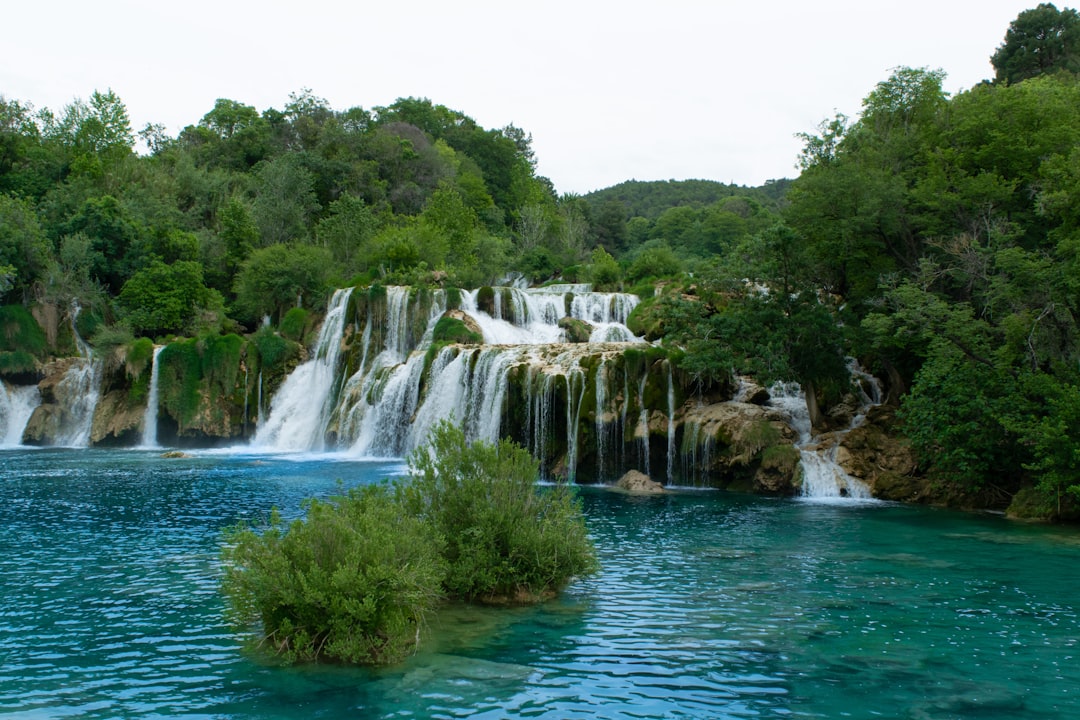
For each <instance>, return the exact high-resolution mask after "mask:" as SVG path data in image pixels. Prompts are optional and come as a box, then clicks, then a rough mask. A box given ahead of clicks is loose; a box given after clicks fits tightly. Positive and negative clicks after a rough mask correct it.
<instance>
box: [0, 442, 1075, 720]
mask: <svg viewBox="0 0 1080 720" xmlns="http://www.w3.org/2000/svg"><path fill="white" fill-rule="evenodd" d="M13 457H17V459H18V462H9V461H8V460H10V459H12V458H13ZM258 460H259V461H258V462H256V461H254V460H253V459H252V458H250V457H246V458H230V457H229V456H227V455H214V456H197V457H194V458H190V459H185V460H183V461H182V462H176V461H166V460H160V459H157V458H155V457H154V456H152V455H151V454H141V453H126V454H125V453H109V452H98V451H79V452H75V451H50V450H43V451H36V452H34V453H24V454H18V455H17V456H16V455H15V454H12V453H9V454H6V455H4V456H3V457H2V458H0V463H2V464H0V467H3V468H4V469H3V471H2V472H0V527H3V528H4V529H5V531H4V532H3V533H0V591H2V593H3V597H4V603H3V604H2V605H0V712H4V713H6V712H16V711H17V712H19V713H20V716H26V717H49V718H52V717H62V716H81V717H125V716H131V717H135V716H138V717H153V716H160V717H166V716H168V717H176V716H180V717H184V716H187V717H230V718H234V717H235V718H264V717H274V718H290V717H304V718H308V717H341V716H350V717H356V716H361V717H372V718H378V717H384V718H390V717H447V718H450V717H470V718H472V717H476V718H504V717H546V718H595V717H605V718H653V717H667V718H743V717H783V716H789V715H790V716H798V717H803V718H831V717H835V716H836V711H837V708H843V709H844V711H846V712H848V713H849V714H850V716H852V717H871V716H874V715H875V714H879V715H880V713H882V712H884V711H886V710H887V711H888V713H890V714H892V715H893V716H899V717H912V718H920V717H928V718H945V717H948V718H954V717H955V718H983V717H994V716H996V717H1003V718H1004V717H1009V718H1028V717H1030V718H1047V717H1071V716H1080V698H1078V697H1077V694H1078V691H1077V688H1078V687H1080V670H1078V664H1077V663H1076V662H1075V656H1076V653H1077V642H1078V638H1080V618H1078V613H1077V606H1076V597H1075V590H1076V588H1075V587H1073V588H1070V587H1068V582H1066V581H1065V580H1067V579H1068V578H1071V577H1073V576H1074V574H1075V568H1076V566H1077V561H1078V560H1080V544H1078V543H1076V542H1074V541H1073V540H1072V536H1071V535H1069V534H1068V533H1064V532H1062V531H1060V530H1057V529H1053V528H1031V527H1027V526H1023V527H1017V526H1012V525H1009V524H1007V523H1005V522H1004V521H1003V520H1001V519H1000V518H987V517H981V516H970V515H958V514H953V513H942V512H937V511H926V510H922V509H912V508H906V507H902V506H874V507H871V508H864V507H857V506H850V505H844V506H829V505H818V504H812V503H801V502H790V501H776V500H763V499H756V498H746V497H741V496H734V495H719V494H710V493H688V494H685V495H683V494H671V495H669V496H664V497H659V498H646V499H640V498H627V497H625V496H617V495H613V494H608V493H603V492H594V491H591V490H586V491H583V493H582V499H583V502H584V504H585V508H586V512H587V516H588V520H589V527H590V532H591V533H592V535H593V536H594V537H595V538H596V541H597V545H598V548H599V551H600V555H601V564H602V571H601V572H600V573H599V574H598V575H596V576H594V577H592V578H588V579H586V580H583V581H580V582H577V583H574V584H573V585H572V586H571V587H570V588H568V590H567V592H565V593H564V594H563V595H562V596H561V597H560V598H559V599H557V600H556V601H553V602H551V603H548V604H545V605H542V606H539V607H531V608H513V609H509V610H494V611H493V610H487V609H477V608H448V609H446V610H445V611H443V612H442V613H440V614H439V615H438V616H436V617H435V618H433V619H432V621H431V627H430V630H429V634H428V636H427V638H426V640H425V642H424V645H423V646H422V648H421V650H420V651H419V652H418V653H417V654H416V655H415V656H413V657H411V658H409V659H408V660H407V661H406V662H405V663H403V664H402V665H401V666H397V667H394V668H388V669H382V670H363V669H355V668H338V667H302V668H279V667H274V666H268V665H262V664H260V663H258V662H255V661H254V660H253V659H251V658H250V657H248V656H246V655H244V654H242V653H241V652H240V647H241V638H240V637H239V636H238V635H237V633H236V632H235V630H234V629H233V628H231V627H230V626H229V625H228V624H227V622H226V619H225V617H224V607H223V604H222V600H221V598H220V596H219V593H218V587H217V586H218V581H219V577H220V567H219V564H218V561H217V557H218V544H219V542H220V531H221V529H222V528H223V527H225V526H227V525H229V524H231V523H233V522H235V520H236V519H238V518H241V517H261V516H264V515H265V514H266V513H267V512H269V509H270V507H271V506H274V505H277V506H280V507H281V508H282V512H283V513H285V515H286V516H295V515H297V514H298V513H299V512H300V503H301V500H302V499H303V498H305V497H307V496H310V495H326V494H328V493H332V492H334V491H335V488H336V480H337V478H339V477H341V478H342V479H343V480H344V481H345V483H346V484H351V483H357V482H370V481H373V480H375V479H378V478H379V477H381V476H382V475H383V474H384V473H383V472H380V471H379V468H380V467H381V468H385V469H386V473H385V474H390V472H391V469H394V470H393V471H399V470H400V464H399V463H394V464H392V465H389V464H388V465H383V466H375V465H372V464H370V463H368V464H363V463H348V462H343V461H340V460H334V461H326V460H322V459H319V458H317V457H309V458H291V459H277V458H265V459H258Z"/></svg>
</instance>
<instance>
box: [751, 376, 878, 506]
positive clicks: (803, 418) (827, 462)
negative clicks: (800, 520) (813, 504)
mask: <svg viewBox="0 0 1080 720" xmlns="http://www.w3.org/2000/svg"><path fill="white" fill-rule="evenodd" d="M849 367H854V366H852V365H849ZM859 372H860V373H861V371H859ZM853 374H854V370H853ZM861 374H862V376H865V377H870V376H869V375H867V374H866V373H861ZM873 387H876V381H875V384H874V385H873ZM769 395H770V396H771V399H770V401H769V404H770V405H772V406H774V407H778V408H780V409H783V410H785V411H786V412H787V414H788V416H789V418H790V425H791V427H792V429H794V430H795V432H797V433H798V434H799V440H798V442H797V443H796V445H795V447H796V448H797V449H798V450H799V460H800V467H801V469H802V497H805V498H841V497H848V498H854V499H869V498H871V497H872V495H871V492H870V487H869V486H868V485H867V484H866V483H864V482H863V481H861V480H859V479H858V478H854V477H852V476H850V475H848V474H847V473H846V472H844V469H843V468H842V467H840V465H838V464H837V462H836V454H837V451H838V449H839V447H840V440H841V439H842V437H843V436H844V435H845V434H847V432H849V431H850V430H852V429H853V428H855V427H857V426H858V424H859V423H861V422H862V419H863V418H864V417H865V414H864V413H859V414H857V415H856V416H855V418H854V419H853V420H852V423H851V425H850V426H849V427H848V428H846V429H845V430H842V431H840V432H839V433H836V434H834V435H833V437H831V438H829V439H828V440H827V441H825V442H822V440H823V439H822V438H820V437H815V436H814V435H813V428H812V426H811V423H810V413H809V411H808V410H807V408H806V395H805V394H804V393H803V391H802V388H800V387H799V385H798V383H777V384H775V385H773V386H772V387H771V388H769ZM877 397H878V399H879V400H878V401H880V391H879V392H878V393H877ZM864 398H865V400H866V401H868V402H867V403H866V404H865V405H864V406H863V410H866V409H868V407H869V406H870V405H871V404H876V403H875V401H874V399H873V398H872V397H870V396H869V395H866V394H865V393H864Z"/></svg>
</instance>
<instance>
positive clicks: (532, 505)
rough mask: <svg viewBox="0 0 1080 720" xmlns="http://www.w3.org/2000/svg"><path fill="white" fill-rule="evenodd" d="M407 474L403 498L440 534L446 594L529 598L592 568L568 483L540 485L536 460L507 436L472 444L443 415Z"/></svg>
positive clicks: (589, 547)
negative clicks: (490, 442) (542, 486)
mask: <svg viewBox="0 0 1080 720" xmlns="http://www.w3.org/2000/svg"><path fill="white" fill-rule="evenodd" d="M409 476H410V481H409V482H408V483H407V484H405V485H403V486H402V487H401V502H402V504H403V506H404V508H405V509H406V510H407V511H408V513H409V514H410V515H412V516H413V517H417V518H421V519H423V520H424V521H426V522H428V523H430V524H431V526H432V527H433V528H435V529H436V530H437V532H438V533H439V534H440V535H441V536H442V537H444V538H445V539H446V546H445V551H444V552H445V557H446V560H447V565H448V569H447V576H446V580H445V582H444V587H445V589H446V592H447V594H448V595H450V596H452V597H460V598H465V599H482V600H489V601H492V600H523V599H533V598H538V597H542V596H544V595H545V594H547V593H550V592H552V591H556V590H559V589H560V588H562V587H563V586H564V585H566V583H568V582H569V581H570V579H571V578H573V577H575V576H577V575H583V574H587V573H590V572H593V571H594V570H595V569H596V557H595V550H594V548H593V546H592V542H591V541H590V540H589V538H588V534H587V531H586V528H585V522H584V518H583V517H582V515H581V508H580V506H579V504H578V502H577V501H576V500H575V499H574V496H573V491H572V489H571V488H570V487H569V486H567V485H557V486H555V487H551V488H538V487H537V486H536V479H537V477H538V476H539V466H538V464H537V461H536V460H535V459H534V458H533V457H532V456H531V455H530V454H529V453H528V451H526V450H525V449H524V448H522V447H520V446H517V445H515V444H514V443H511V442H510V441H507V440H501V441H499V442H498V443H497V444H495V445H491V444H488V443H484V442H474V443H472V444H471V445H470V444H467V443H466V442H465V436H464V433H463V432H462V430H460V429H458V428H455V427H454V426H452V425H450V424H449V423H446V422H443V423H441V424H439V425H438V426H437V427H436V428H435V429H434V430H433V432H432V435H431V438H430V445H429V446H427V447H424V448H421V449H419V450H417V451H416V452H415V453H413V455H412V456H411V457H410V458H409Z"/></svg>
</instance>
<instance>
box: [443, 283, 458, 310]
mask: <svg viewBox="0 0 1080 720" xmlns="http://www.w3.org/2000/svg"><path fill="white" fill-rule="evenodd" d="M446 309H447V310H460V309H461V290H460V289H459V288H456V287H452V288H446Z"/></svg>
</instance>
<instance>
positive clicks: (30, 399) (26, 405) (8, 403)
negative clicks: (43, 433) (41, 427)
mask: <svg viewBox="0 0 1080 720" xmlns="http://www.w3.org/2000/svg"><path fill="white" fill-rule="evenodd" d="M40 404H41V393H40V392H38V389H37V385H23V386H18V387H12V388H9V387H8V386H7V384H6V383H3V382H0V447H17V446H19V445H22V437H23V430H24V429H25V428H26V423H28V422H29V421H30V416H31V415H33V414H34V410H35V409H36V408H37V406H38V405H40Z"/></svg>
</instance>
